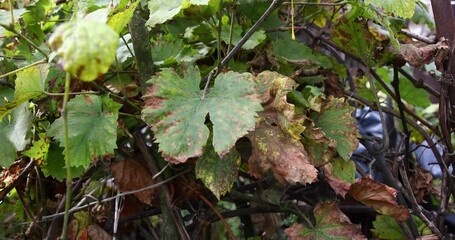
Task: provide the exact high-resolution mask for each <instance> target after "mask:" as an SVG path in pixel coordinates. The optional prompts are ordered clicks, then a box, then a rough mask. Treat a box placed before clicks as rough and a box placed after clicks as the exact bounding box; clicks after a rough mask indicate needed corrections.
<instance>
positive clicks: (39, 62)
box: [0, 59, 47, 78]
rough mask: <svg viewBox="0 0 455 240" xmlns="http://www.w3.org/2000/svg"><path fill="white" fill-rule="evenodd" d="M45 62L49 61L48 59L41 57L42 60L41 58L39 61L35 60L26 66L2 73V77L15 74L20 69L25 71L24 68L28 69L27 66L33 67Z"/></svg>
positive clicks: (0, 76)
mask: <svg viewBox="0 0 455 240" xmlns="http://www.w3.org/2000/svg"><path fill="white" fill-rule="evenodd" d="M44 63H47V60H46V59H41V60H39V61H37V62H34V63H32V64H29V65H27V66H24V67H21V68H18V69H16V70H13V71H11V72H7V73H5V74H2V75H0V78H5V77H8V76H10V75H13V74H16V73H18V72H20V71H23V70H25V69H27V68H31V67H33V66H36V65H40V64H44Z"/></svg>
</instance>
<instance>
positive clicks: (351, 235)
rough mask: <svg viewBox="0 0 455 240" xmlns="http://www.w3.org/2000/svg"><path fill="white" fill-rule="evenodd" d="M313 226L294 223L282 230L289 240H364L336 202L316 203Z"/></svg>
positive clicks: (358, 229) (357, 228)
mask: <svg viewBox="0 0 455 240" xmlns="http://www.w3.org/2000/svg"><path fill="white" fill-rule="evenodd" d="M313 214H314V218H315V221H316V223H315V225H314V227H306V226H304V225H302V224H299V223H294V224H293V225H292V226H291V227H289V228H287V229H286V230H284V232H285V233H286V234H287V235H288V236H289V239H299V240H310V239H311V240H313V239H315V240H324V239H337V240H352V239H353V240H360V239H362V240H363V239H366V238H365V236H363V235H362V231H361V228H360V226H358V225H355V224H352V223H351V221H349V218H348V217H347V216H346V215H345V214H344V213H343V212H342V211H341V210H340V209H339V208H338V204H337V203H336V202H330V203H321V202H320V203H318V204H317V205H316V207H315V208H314V210H313Z"/></svg>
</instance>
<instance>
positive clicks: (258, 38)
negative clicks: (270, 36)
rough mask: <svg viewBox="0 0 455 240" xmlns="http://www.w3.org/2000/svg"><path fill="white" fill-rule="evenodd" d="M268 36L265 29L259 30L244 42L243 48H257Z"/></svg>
mask: <svg viewBox="0 0 455 240" xmlns="http://www.w3.org/2000/svg"><path fill="white" fill-rule="evenodd" d="M265 38H266V36H265V31H264V30H259V31H256V32H254V33H253V35H251V37H250V38H249V39H248V40H247V41H246V42H245V44H243V46H242V48H243V49H245V50H251V49H253V48H255V47H256V46H257V45H259V44H261V43H263V42H264V40H265Z"/></svg>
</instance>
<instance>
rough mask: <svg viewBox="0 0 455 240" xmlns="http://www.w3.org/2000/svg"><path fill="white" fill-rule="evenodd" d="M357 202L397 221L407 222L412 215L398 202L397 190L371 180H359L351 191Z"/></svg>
mask: <svg viewBox="0 0 455 240" xmlns="http://www.w3.org/2000/svg"><path fill="white" fill-rule="evenodd" d="M348 193H349V195H351V196H352V197H353V198H354V199H356V200H357V201H359V202H361V203H363V204H365V205H367V206H370V207H372V208H374V209H375V210H376V211H378V212H379V213H381V214H384V215H388V216H391V217H393V218H394V219H396V220H397V221H405V220H407V219H408V218H409V216H410V214H409V211H408V209H407V208H405V207H403V206H400V205H398V204H397V202H396V196H397V190H396V189H394V188H391V187H389V186H387V185H385V184H382V183H379V182H376V181H374V180H372V179H370V178H366V177H364V178H361V179H357V180H356V182H355V183H354V184H352V185H351V188H350V189H349V192H348Z"/></svg>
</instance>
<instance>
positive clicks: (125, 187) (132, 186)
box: [111, 159, 158, 204]
mask: <svg viewBox="0 0 455 240" xmlns="http://www.w3.org/2000/svg"><path fill="white" fill-rule="evenodd" d="M111 170H112V175H113V177H114V179H115V181H116V182H117V183H118V185H119V187H120V190H121V191H122V192H127V191H133V190H138V189H140V188H143V187H147V186H150V185H152V184H154V183H155V182H154V181H153V179H152V176H150V173H149V172H148V171H147V169H146V168H145V167H144V166H143V165H142V164H140V163H139V162H138V161H137V160H134V159H125V160H122V161H119V162H115V163H113V164H112V165H111ZM157 192H158V189H157V188H152V189H147V190H145V191H141V192H137V193H134V196H136V197H137V198H138V199H139V201H141V202H143V203H145V204H151V203H152V201H153V200H154V199H155V198H156V197H158V195H157Z"/></svg>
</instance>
